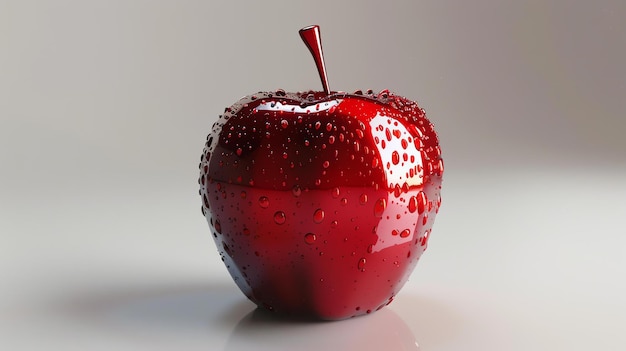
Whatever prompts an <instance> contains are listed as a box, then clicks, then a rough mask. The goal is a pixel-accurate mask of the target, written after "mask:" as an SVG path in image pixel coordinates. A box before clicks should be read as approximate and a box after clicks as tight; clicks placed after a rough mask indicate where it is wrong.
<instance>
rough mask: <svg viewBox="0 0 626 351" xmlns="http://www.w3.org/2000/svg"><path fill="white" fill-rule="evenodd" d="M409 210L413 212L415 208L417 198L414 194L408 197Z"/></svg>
mask: <svg viewBox="0 0 626 351" xmlns="http://www.w3.org/2000/svg"><path fill="white" fill-rule="evenodd" d="M408 207H409V212H411V213H414V212H415V211H416V210H417V198H416V197H415V196H411V198H410V199H409V206H408Z"/></svg>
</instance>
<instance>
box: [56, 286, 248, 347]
mask: <svg viewBox="0 0 626 351" xmlns="http://www.w3.org/2000/svg"><path fill="white" fill-rule="evenodd" d="M255 307H256V306H255V305H254V304H253V303H251V302H250V301H248V300H247V299H246V298H245V296H243V294H241V292H240V291H239V289H237V287H236V286H235V285H234V284H226V283H216V284H198V285H194V284H188V285H162V286H134V287H133V286H126V287H119V288H117V289H108V290H103V289H99V290H92V291H83V292H73V293H66V294H64V296H63V297H62V298H61V299H60V300H57V301H55V302H54V303H53V304H52V306H50V309H48V311H46V312H47V314H48V316H49V317H52V318H54V319H56V320H59V318H62V321H63V323H64V324H66V325H70V326H75V327H77V329H79V330H85V331H86V332H92V333H93V332H95V333H96V334H95V335H98V336H99V337H108V338H112V339H115V340H120V341H125V342H137V341H140V342H141V343H145V342H149V343H152V344H157V343H160V345H159V346H160V347H163V346H164V345H166V344H168V343H171V342H173V341H175V340H178V341H180V340H185V341H189V340H190V339H191V340H192V341H193V342H195V344H197V346H201V348H202V349H204V348H205V347H207V348H210V347H209V346H210V345H211V343H213V342H215V341H218V342H219V341H220V340H219V339H225V338H224V337H223V336H224V335H228V333H229V332H230V331H231V330H232V329H233V326H234V325H235V324H236V323H237V322H238V321H239V320H240V319H241V318H242V317H243V316H245V315H246V314H247V313H249V312H250V311H252V310H254V308H255ZM223 341H224V340H222V341H221V342H223ZM189 346H191V345H189ZM193 348H194V349H195V347H193Z"/></svg>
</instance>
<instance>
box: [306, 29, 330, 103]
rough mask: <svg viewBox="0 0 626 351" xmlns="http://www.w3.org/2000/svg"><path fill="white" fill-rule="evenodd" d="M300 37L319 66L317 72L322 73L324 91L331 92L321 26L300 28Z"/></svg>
mask: <svg viewBox="0 0 626 351" xmlns="http://www.w3.org/2000/svg"><path fill="white" fill-rule="evenodd" d="M299 33H300V38H302V40H303V41H304V44H306V46H307V47H308V48H309V51H311V55H313V60H315V65H316V66H317V72H318V73H319V74H320V79H321V80H322V86H323V87H324V92H325V93H326V94H330V88H329V87H328V77H327V75H326V65H324V52H323V51H322V37H321V36H320V26H318V25H313V26H308V27H304V28H302V29H300V31H299Z"/></svg>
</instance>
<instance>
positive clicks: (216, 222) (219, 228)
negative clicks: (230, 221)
mask: <svg viewBox="0 0 626 351" xmlns="http://www.w3.org/2000/svg"><path fill="white" fill-rule="evenodd" d="M213 226H214V227H215V231H216V232H218V233H219V234H222V225H221V224H220V221H218V220H217V219H216V220H215V223H214V224H213Z"/></svg>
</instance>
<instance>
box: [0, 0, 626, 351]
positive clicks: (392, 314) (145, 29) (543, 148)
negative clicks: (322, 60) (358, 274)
mask: <svg viewBox="0 0 626 351" xmlns="http://www.w3.org/2000/svg"><path fill="white" fill-rule="evenodd" d="M624 18H626V2H624V1H623V0H601V1H593V2H592V1H566V0H553V1H539V0H529V1H495V0H493V1H487V0H475V1H459V0H456V1H435V0H428V1H326V0H324V1H310V2H304V1H301V2H295V1H293V2H292V1H263V2H252V1H250V2H242V1H208V0H207V1H191V0H183V1H173V0H172V1H165V0H153V1H148V0H145V1H139V0H128V1H123V0H111V1H104V0H102V1H78V0H76V1H67V0H59V1H52V0H50V1H45V0H23V1H18V0H13V1H11V0H9V1H7V0H0V286H1V287H0V348H1V349H3V350H31V349H43V348H46V349H59V350H61V349H62V350H147V349H149V350H170V349H185V350H196V349H197V350H222V349H223V350H250V349H254V350H256V349H267V350H278V349H289V350H291V349H307V348H308V349H312V350H315V349H342V350H350V349H359V350H379V349H382V348H385V347H386V348H387V349H390V350H392V349H401V350H414V349H417V346H415V342H417V343H418V344H419V345H420V350H428V351H432V350H480V351H487V350H565V349H568V350H593V349H598V350H617V349H623V347H624V344H625V343H626V335H625V333H624V325H626V301H625V299H626V298H625V296H626V282H625V281H624V279H625V278H624V277H625V275H626V274H625V273H626V272H625V271H626V259H625V258H624V251H625V249H624V248H625V247H626V239H625V238H624V236H625V234H626V226H625V224H626V223H625V221H624V215H625V214H626V138H625V136H624V133H625V132H626V118H624V117H625V114H626V113H625V111H626V65H625V62H626V21H625V20H624ZM310 24H319V25H320V26H321V30H322V39H323V44H324V52H325V57H326V63H327V68H328V73H329V80H330V85H331V88H333V89H335V90H344V91H353V90H356V89H368V88H372V89H374V90H376V91H378V90H382V89H389V90H391V91H394V92H396V93H398V94H401V95H404V96H406V97H408V98H410V99H414V100H417V101H418V102H419V103H420V104H421V106H422V107H424V108H425V109H426V111H427V115H428V116H429V118H430V119H431V121H432V122H433V123H434V124H435V126H436V129H437V131H438V132H439V136H440V139H441V144H442V150H443V156H444V160H445V162H446V173H445V179H444V189H443V205H442V210H441V211H440V213H439V216H438V218H437V220H436V223H435V227H434V231H433V236H432V238H431V241H430V246H429V250H428V251H427V252H426V254H425V255H424V256H423V257H422V260H421V262H420V264H419V265H418V266H417V269H416V271H415V272H414V274H413V276H412V278H411V280H410V281H409V283H408V284H407V285H406V286H405V288H404V290H402V291H401V293H400V294H399V295H398V297H397V299H396V301H395V302H394V303H393V304H392V305H391V306H390V307H389V308H387V309H384V310H382V311H380V312H379V313H376V314H374V315H371V316H367V317H364V318H357V319H354V320H350V321H344V322H338V323H330V324H316V325H306V324H305V325H302V324H299V325H289V324H281V323H276V322H272V321H271V320H267V318H264V317H263V316H258V315H255V314H254V313H253V314H250V313H251V311H253V306H252V305H251V304H250V303H249V302H247V301H246V300H245V298H244V297H243V295H242V294H240V293H239V291H238V290H237V288H236V287H235V285H234V284H233V283H232V282H231V281H230V278H229V277H228V275H227V272H226V269H225V268H224V267H223V266H222V263H221V262H220V260H219V257H218V255H217V252H216V249H215V247H214V245H213V243H212V240H211V238H210V235H209V231H208V227H207V225H206V223H205V220H204V218H203V217H202V216H201V214H200V199H199V198H198V196H197V183H196V180H197V164H198V162H199V156H200V152H201V149H202V146H203V141H204V139H205V137H206V134H207V133H208V132H209V129H210V126H211V125H212V124H213V122H214V121H215V120H216V118H217V115H218V114H219V113H220V112H221V111H222V110H223V109H224V107H226V106H227V105H230V104H231V103H233V102H234V101H236V100H237V99H238V98H239V97H241V96H243V95H247V94H250V93H254V92H256V91H260V90H269V89H277V88H283V89H285V90H289V91H295V90H305V89H320V88H321V86H320V83H319V81H318V76H317V73H316V72H315V67H314V64H313V62H312V59H311V58H310V56H309V53H308V51H307V49H306V48H305V46H304V45H303V44H302V43H301V41H300V39H299V37H298V35H297V30H298V29H300V28H301V27H304V26H306V25H310Z"/></svg>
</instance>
